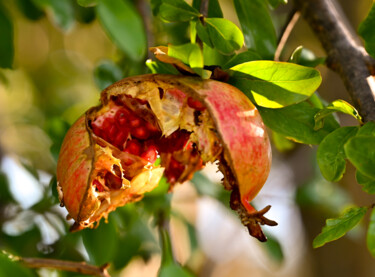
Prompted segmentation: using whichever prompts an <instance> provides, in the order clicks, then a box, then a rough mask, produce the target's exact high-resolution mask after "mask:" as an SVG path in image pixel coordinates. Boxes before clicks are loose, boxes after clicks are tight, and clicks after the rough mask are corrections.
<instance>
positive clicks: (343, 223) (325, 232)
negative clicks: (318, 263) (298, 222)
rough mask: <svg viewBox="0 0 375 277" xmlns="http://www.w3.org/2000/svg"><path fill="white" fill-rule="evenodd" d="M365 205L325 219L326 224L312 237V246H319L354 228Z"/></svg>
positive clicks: (364, 212) (364, 210)
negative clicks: (336, 216)
mask: <svg viewBox="0 0 375 277" xmlns="http://www.w3.org/2000/svg"><path fill="white" fill-rule="evenodd" d="M367 209H368V208H367V207H359V208H358V207H356V208H351V209H348V210H346V211H344V213H343V214H342V215H341V216H340V217H338V218H332V219H327V220H326V226H324V227H323V229H322V232H321V233H320V234H319V235H318V236H317V237H316V238H315V239H314V241H313V246H314V248H317V247H321V246H323V245H324V244H326V243H327V242H331V241H333V240H337V239H339V238H341V237H342V236H344V235H345V234H346V233H347V232H348V231H350V230H351V229H352V228H354V227H355V226H356V225H357V224H358V223H359V222H360V220H361V219H362V218H363V217H364V215H365V214H366V212H367Z"/></svg>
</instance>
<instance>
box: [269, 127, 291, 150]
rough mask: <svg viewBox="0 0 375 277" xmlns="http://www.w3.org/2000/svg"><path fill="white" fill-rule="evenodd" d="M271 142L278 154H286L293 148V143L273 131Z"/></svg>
mask: <svg viewBox="0 0 375 277" xmlns="http://www.w3.org/2000/svg"><path fill="white" fill-rule="evenodd" d="M272 142H273V145H275V147H276V149H277V150H279V151H280V152H287V151H290V150H292V149H293V148H294V147H295V143H294V142H293V141H291V140H290V139H287V138H286V137H285V136H283V135H281V134H279V133H277V132H274V131H272Z"/></svg>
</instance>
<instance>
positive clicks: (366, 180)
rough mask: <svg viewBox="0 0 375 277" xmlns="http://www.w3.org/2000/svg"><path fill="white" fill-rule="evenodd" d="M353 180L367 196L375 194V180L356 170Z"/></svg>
mask: <svg viewBox="0 0 375 277" xmlns="http://www.w3.org/2000/svg"><path fill="white" fill-rule="evenodd" d="M355 178H356V180H357V182H358V184H360V185H361V186H362V190H363V191H365V192H366V193H368V194H375V179H373V178H370V177H367V176H366V175H363V174H362V173H361V172H359V171H358V170H357V171H356V173H355Z"/></svg>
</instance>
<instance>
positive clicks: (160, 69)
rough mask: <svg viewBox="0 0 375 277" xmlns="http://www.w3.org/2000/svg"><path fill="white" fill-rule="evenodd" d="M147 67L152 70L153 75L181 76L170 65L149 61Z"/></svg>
mask: <svg viewBox="0 0 375 277" xmlns="http://www.w3.org/2000/svg"><path fill="white" fill-rule="evenodd" d="M146 66H147V67H148V68H149V69H150V70H151V73H161V74H175V75H176V74H179V72H178V70H177V69H176V68H175V67H173V66H172V65H170V64H167V63H163V62H159V61H152V60H147V61H146Z"/></svg>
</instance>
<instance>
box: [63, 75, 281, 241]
mask: <svg viewBox="0 0 375 277" xmlns="http://www.w3.org/2000/svg"><path fill="white" fill-rule="evenodd" d="M119 99H120V100H121V101H123V102H121V103H126V105H129V107H133V106H134V107H135V108H134V109H135V110H136V111H137V112H139V113H140V114H141V115H142V117H144V119H145V120H146V121H147V124H149V125H150V124H151V123H150V122H152V124H154V125H152V124H151V125H152V126H156V127H157V128H158V129H160V131H161V134H162V136H163V137H166V138H168V137H169V136H170V135H171V134H172V133H173V134H174V132H176V130H177V131H178V130H185V132H186V131H187V132H188V133H189V134H190V138H189V141H191V143H193V144H194V149H197V150H194V151H195V152H194V151H193V152H188V153H195V154H191V155H192V156H191V157H194V158H190V160H191V161H193V163H194V165H192V166H191V167H189V166H188V169H187V170H185V171H184V170H182V171H183V173H182V175H181V177H180V178H175V179H173V181H171V182H172V183H174V182H177V183H181V182H183V181H185V180H188V179H190V178H191V177H192V175H193V173H194V171H196V170H198V169H199V168H201V167H202V163H203V164H205V163H206V162H213V161H217V160H218V161H219V169H220V170H221V171H222V172H223V174H224V186H225V188H226V189H230V190H232V191H233V193H232V199H231V207H232V208H233V209H234V210H236V211H237V212H238V213H239V215H240V217H241V220H242V222H243V223H244V224H245V225H246V226H247V227H248V228H249V231H250V233H251V235H253V236H256V237H257V238H258V239H259V240H262V241H264V240H265V237H264V235H263V234H262V232H261V229H260V227H259V223H260V224H268V225H276V223H275V222H273V221H270V220H268V219H265V218H264V217H263V214H264V213H265V212H266V211H267V210H268V209H267V210H262V211H261V212H257V211H256V210H255V209H254V208H253V207H252V206H251V205H250V201H251V200H252V199H253V198H254V197H255V196H256V195H257V193H258V192H259V191H260V189H261V188H262V186H263V184H264V183H265V181H266V179H267V177H268V174H269V171H270V166H271V147H270V143H269V139H268V135H267V132H266V130H265V126H264V124H263V122H262V119H261V117H260V115H259V112H258V110H257V109H256V107H255V106H254V105H253V104H252V103H251V102H250V100H249V99H248V98H247V97H246V96H245V95H244V94H243V93H242V92H241V91H240V90H238V89H237V88H235V87H233V86H231V85H229V84H226V83H222V82H219V81H214V80H202V79H201V78H198V77H188V76H176V75H163V74H149V75H141V76H135V77H130V78H125V79H123V80H120V81H118V82H116V83H114V84H113V85H111V86H109V87H108V88H107V89H105V90H104V91H103V92H102V93H101V98H100V101H101V105H99V106H98V107H94V108H91V109H90V110H89V111H87V112H86V113H85V115H83V116H82V117H80V118H79V119H78V120H77V122H76V123H74V124H73V125H72V127H71V128H70V130H69V131H68V132H67V134H66V137H65V139H64V142H63V145H62V148H61V152H60V157H59V160H58V165H57V180H58V189H59V191H60V195H61V197H60V200H61V203H62V204H64V205H65V206H66V208H67V210H68V212H69V216H70V217H71V218H73V219H74V220H75V222H76V223H75V225H73V230H79V229H82V228H85V227H92V226H93V223H94V222H98V221H99V220H100V219H101V218H102V217H107V215H108V213H109V212H111V211H113V210H114V209H116V207H118V206H122V205H125V204H126V203H128V202H133V201H138V200H140V199H141V198H142V196H143V194H144V193H145V192H147V191H151V190H152V189H154V188H155V187H156V186H157V184H158V182H159V180H160V178H161V176H162V174H163V172H164V168H165V167H168V166H169V164H170V161H174V160H175V158H176V157H174V158H171V156H170V155H169V154H162V155H161V158H162V161H161V163H162V166H159V167H157V166H156V167H155V166H153V165H151V164H150V163H148V162H147V160H144V159H142V158H138V157H134V156H132V155H130V156H129V154H128V153H126V152H122V151H121V150H119V149H118V148H117V147H115V146H113V145H111V144H110V143H108V142H105V141H104V140H103V139H101V138H99V137H97V136H96V135H95V134H94V133H93V130H92V127H91V125H90V124H91V122H92V121H93V120H96V118H97V117H100V114H103V113H104V112H103V110H105V109H106V108H107V107H113V105H115V104H113V103H115V102H116V101H117V102H118V101H119ZM117 102H116V103H117ZM108 109H109V108H108ZM113 109H114V108H113ZM115 111H116V110H115ZM150 114H151V115H150ZM150 118H151V121H150ZM202 122H203V123H202ZM152 126H151V127H152ZM156 127H155V128H156ZM191 143H190V144H187V145H190V148H191V145H192V144H191ZM197 151H198V153H199V155H200V157H201V159H199V160H198V159H197V158H196V153H197ZM183 156H184V154H183V153H180V154H179V156H178V157H182V158H183ZM129 157H130V158H131V159H133V161H134V166H133V165H130V167H136V168H137V170H138V171H136V172H137V173H136V174H135V176H132V177H126V178H125V177H124V176H126V170H127V166H129V163H128V162H127V163H124V159H126V160H127V161H128V160H129V159H130V158H129ZM185 158H186V157H185ZM152 160H153V159H152ZM124 164H126V166H125V165H124ZM172 164H173V163H172ZM185 168H186V166H185ZM103 169H105V170H106V172H110V173H111V174H114V175H116V176H117V177H115V178H117V179H121V180H122V181H120V182H122V186H121V188H116V190H111V189H110V191H107V192H103V188H102V187H100V190H99V192H98V189H96V191H95V189H94V188H95V184H98V182H99V181H98V180H102V179H100V178H102V175H103V173H102V172H103ZM119 172H120V173H119ZM128 175H129V174H128ZM117 179H116V180H117ZM98 185H100V184H98ZM98 185H97V188H98ZM107 190H108V189H107ZM104 193H107V194H104ZM233 203H234V204H233ZM249 222H250V223H249ZM254 230H255V231H254ZM259 232H260V233H261V235H260V234H259ZM262 235H263V236H262Z"/></svg>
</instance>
